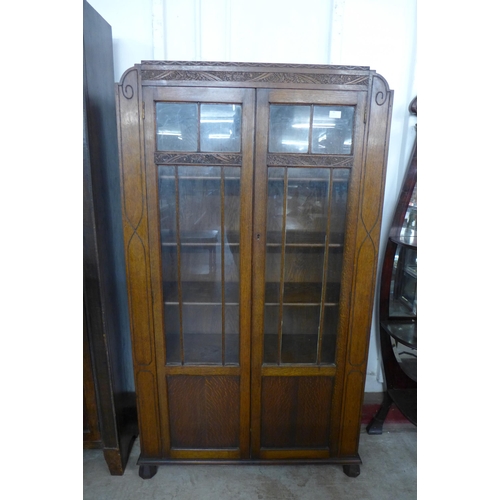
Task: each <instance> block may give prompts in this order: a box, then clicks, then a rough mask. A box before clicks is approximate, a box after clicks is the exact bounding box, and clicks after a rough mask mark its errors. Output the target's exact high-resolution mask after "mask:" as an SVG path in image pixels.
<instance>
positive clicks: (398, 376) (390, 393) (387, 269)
mask: <svg viewBox="0 0 500 500" xmlns="http://www.w3.org/2000/svg"><path fill="white" fill-rule="evenodd" d="M409 110H410V113H412V114H414V115H416V114H417V98H416V97H415V99H414V100H413V101H412V102H411V104H410V107H409ZM379 319H380V324H379V338H380V347H381V353H382V362H383V369H384V375H385V384H386V390H385V392H384V399H383V401H382V405H381V406H380V409H379V410H378V412H377V414H376V415H375V416H374V417H373V419H372V420H371V422H370V423H369V424H368V426H367V429H366V430H367V432H368V433H369V434H381V433H382V428H383V424H384V421H385V419H386V417H387V414H388V412H389V409H390V408H391V406H392V405H393V404H394V405H395V406H396V407H397V408H398V409H399V410H400V411H401V413H403V415H404V416H405V417H406V418H407V419H408V420H409V421H410V422H412V423H413V424H415V425H417V139H416V138H415V142H414V145H413V148H412V151H411V154H410V161H409V164H408V167H407V171H406V174H405V178H404V180H403V186H402V189H401V193H400V196H399V200H398V204H397V207H396V211H395V214H394V219H393V222H392V225H391V229H390V232H389V238H388V241H387V246H386V249H385V256H384V264H383V268H382V274H381V281H380V297H379Z"/></svg>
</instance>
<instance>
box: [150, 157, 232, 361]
mask: <svg viewBox="0 0 500 500" xmlns="http://www.w3.org/2000/svg"><path fill="white" fill-rule="evenodd" d="M158 173H159V195H160V202H159V205H160V215H161V245H162V253H161V255H162V277H163V301H164V328H165V336H166V363H167V364H184V363H186V364H220V365H225V364H238V362H239V286H240V283H239V260H240V258H239V256H240V254H239V248H240V247H239V243H240V240H239V214H240V169H239V168H237V167H199V166H196V167H164V166H160V167H158Z"/></svg>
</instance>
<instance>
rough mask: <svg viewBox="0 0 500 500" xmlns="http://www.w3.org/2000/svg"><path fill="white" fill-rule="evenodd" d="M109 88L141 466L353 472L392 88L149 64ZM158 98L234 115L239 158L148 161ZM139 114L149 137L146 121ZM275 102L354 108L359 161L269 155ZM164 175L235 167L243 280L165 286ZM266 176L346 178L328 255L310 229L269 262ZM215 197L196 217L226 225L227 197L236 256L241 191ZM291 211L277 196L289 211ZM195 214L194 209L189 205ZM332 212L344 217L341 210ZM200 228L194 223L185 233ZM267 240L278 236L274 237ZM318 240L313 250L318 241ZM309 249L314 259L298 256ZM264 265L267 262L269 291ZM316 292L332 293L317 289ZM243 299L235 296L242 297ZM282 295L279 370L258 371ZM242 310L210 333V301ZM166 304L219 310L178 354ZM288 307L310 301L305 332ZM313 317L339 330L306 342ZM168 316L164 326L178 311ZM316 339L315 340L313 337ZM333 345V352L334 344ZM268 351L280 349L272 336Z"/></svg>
mask: <svg viewBox="0 0 500 500" xmlns="http://www.w3.org/2000/svg"><path fill="white" fill-rule="evenodd" d="M318 75H321V76H318ZM118 90H119V92H120V91H121V96H120V97H119V102H120V105H121V106H122V108H121V113H120V114H119V116H120V119H121V122H122V123H121V132H120V133H121V141H122V143H123V142H125V143H126V144H125V146H123V147H122V162H123V166H122V172H123V176H124V177H125V179H124V180H123V181H122V182H123V195H124V198H125V201H124V204H123V207H124V208H123V214H124V236H125V241H126V242H127V245H128V250H127V251H128V255H127V259H128V260H127V262H128V267H127V272H128V281H129V295H130V300H131V304H132V308H131V309H132V313H131V314H132V316H131V318H132V324H133V333H132V335H133V339H134V341H133V342H134V353H135V354H134V361H135V366H136V371H137V372H138V373H137V374H136V380H137V381H138V382H139V384H138V386H140V388H141V389H140V391H141V393H142V399H141V398H139V406H140V409H141V411H140V414H142V418H141V429H143V431H144V440H145V444H144V447H143V450H142V460H143V461H144V460H146V462H144V463H149V462H147V460H148V459H149V460H150V461H151V460H153V461H155V463H161V462H162V461H167V460H186V461H192V460H200V461H202V460H214V461H215V460H219V459H220V460H228V461H231V460H233V461H234V460H237V459H245V460H259V459H260V460H282V461H286V460H290V459H297V460H313V461H314V460H330V461H333V462H335V463H337V461H339V463H345V464H358V463H359V456H358V453H357V447H358V440H359V426H360V417H361V402H362V396H363V389H364V381H365V373H366V361H367V355H368V338H369V329H370V324H371V313H372V306H373V301H374V284H375V276H376V266H377V260H378V246H379V233H380V223H381V213H382V199H383V190H384V182H385V163H386V158H387V147H388V126H389V123H390V113H391V106H392V92H391V91H390V90H389V89H388V86H387V84H386V82H385V81H384V80H383V79H382V78H380V77H379V76H378V75H376V73H375V72H373V71H370V70H369V69H367V68H356V67H342V68H340V67H326V66H325V67H321V68H319V67H305V66H299V67H296V66H294V65H281V66H276V67H272V66H269V65H262V67H259V66H258V65H257V66H256V65H251V64H250V65H245V64H243V63H242V64H224V63H209V62H208V63H195V62H193V63H175V62H168V63H162V62H158V61H148V62H145V63H143V64H141V65H137V66H136V67H135V68H134V69H132V70H131V71H130V72H128V73H127V74H126V75H125V76H124V78H123V79H122V82H121V86H119V87H118ZM156 100H167V101H170V102H198V103H202V102H213V103H217V102H219V103H224V102H225V103H231V102H232V103H242V104H243V114H242V150H241V154H239V153H236V154H221V155H218V154H204V153H202V152H200V151H198V152H193V153H189V154H188V153H186V154H184V153H183V154H177V153H175V152H173V153H170V152H161V154H160V152H157V151H156V150H155V116H154V113H155V105H154V102H155V101H156ZM142 101H144V115H145V117H144V126H142V122H141V120H142V118H140V117H141V113H142V109H143V108H142V106H143V104H142ZM272 103H277V104H297V103H301V104H309V105H311V104H315V105H322V104H323V105H348V106H355V117H354V135H353V150H352V151H353V154H352V155H345V156H343V155H331V156H326V155H324V156H321V155H318V156H315V155H310V154H309V155H305V156H303V157H302V155H298V154H295V155H286V154H268V151H267V149H268V146H267V141H268V132H269V131H268V120H269V105H270V104H272ZM134 127H135V130H134V129H133V128H134ZM143 149H144V151H143ZM159 163H161V164H168V165H172V166H173V167H174V168H177V166H179V165H192V166H196V165H200V166H202V165H207V166H217V165H235V166H238V168H240V169H241V176H240V179H241V183H240V190H239V195H240V201H241V204H240V207H239V208H240V215H239V217H240V219H239V226H240V229H241V233H240V241H239V252H234V251H233V250H234V249H235V247H232V248H233V250H228V249H227V248H225V249H224V251H223V252H222V254H223V258H222V261H223V262H224V261H226V260H227V259H229V258H231V259H233V258H234V259H235V262H237V263H238V266H239V276H236V275H234V270H230V269H226V268H224V271H223V273H222V276H223V277H224V278H226V279H227V280H228V281H229V282H230V283H232V284H233V286H232V287H231V286H230V287H228V288H226V289H224V290H222V289H221V290H219V292H217V290H216V287H214V286H211V285H210V279H209V278H201V279H200V281H199V282H196V281H189V280H188V281H186V282H185V283H182V288H183V290H180V289H178V288H176V286H177V287H178V285H176V281H175V280H176V278H175V273H169V272H167V275H168V280H170V281H168V280H167V282H163V277H162V272H161V270H162V260H161V259H162V247H161V241H160V223H159V217H158V177H157V168H158V166H157V165H158V164H159ZM268 165H282V166H284V167H293V166H296V167H299V166H300V167H305V168H321V169H324V168H331V169H332V170H331V172H334V169H335V168H343V169H346V172H350V174H349V180H348V201H347V209H346V210H345V211H346V223H345V233H344V234H342V233H341V232H342V227H340V226H339V223H338V221H337V219H331V221H330V224H331V226H327V229H328V228H331V229H332V231H333V232H334V233H335V234H333V233H332V235H330V231H328V230H327V232H328V235H329V236H328V238H330V242H332V243H334V245H335V249H334V250H330V246H329V244H328V238H327V240H326V242H325V241H324V236H321V234H320V235H319V236H318V235H315V233H314V232H315V231H316V232H317V231H321V228H320V226H321V224H320V222H321V221H319V220H315V222H314V223H311V224H310V225H309V227H308V234H306V235H301V234H296V235H293V234H291V235H290V238H295V240H294V241H293V242H292V240H290V243H291V244H290V247H288V243H289V241H287V248H286V252H287V253H286V256H285V259H283V257H282V252H283V250H284V249H283V248H281V247H280V241H283V237H281V238H276V245H275V246H276V249H275V250H276V251H275V250H273V248H272V245H271V246H269V245H267V243H268V242H267V241H266V239H267V238H268V237H269V239H270V241H269V243H272V242H273V240H272V238H274V236H273V234H272V233H268V231H267V229H268V228H267V227H266V218H267V210H268V207H267V168H268ZM169 168H170V167H169ZM323 171H324V170H323ZM175 182H176V183H177V186H178V185H179V182H186V181H185V180H181V181H180V180H179V179H178V178H177V177H176V181H175ZM210 182H212V183H213V182H215V181H206V183H205V184H206V191H207V192H209V191H210V189H209V184H210ZM230 182H231V181H229V180H227V179H225V180H224V181H223V184H222V185H226V186H229V185H230ZM342 182H345V180H342ZM177 189H179V188H178V187H177ZM213 191H214V192H215V193H216V194H215V195H214V197H213V198H210V200H208V201H209V203H208V205H207V210H208V211H209V212H210V213H208V214H207V215H206V217H205V219H206V220H211V221H212V223H213V221H215V219H217V217H219V215H217V214H218V213H219V212H217V210H219V209H217V206H218V205H217V204H219V205H220V204H221V203H220V202H221V201H224V200H225V199H227V200H228V203H227V204H225V205H224V208H223V212H222V219H223V220H224V221H226V222H227V224H228V225H226V229H225V230H224V231H223V235H224V236H227V239H228V240H229V241H230V244H232V245H235V244H236V245H237V244H238V241H237V238H236V239H234V237H233V236H232V235H231V234H230V233H231V231H232V228H233V227H235V226H236V219H235V217H234V214H233V212H234V213H235V212H236V211H235V210H234V209H233V208H232V207H233V206H234V204H233V201H234V200H232V198H233V197H234V198H235V199H236V196H237V195H238V193H237V192H236V191H235V192H234V193H233V192H232V191H231V190H229V191H226V192H225V193H220V192H216V191H217V189H216V188H215V184H214V190H213ZM216 198H217V200H218V201H217V200H216ZM285 200H286V195H285V199H284V200H282V201H283V202H284V201H285ZM195 202H196V200H195V199H194V198H193V197H192V203H195ZM211 202H213V204H212V205H211V204H210V203H211ZM330 203H331V204H332V203H333V202H332V201H330ZM188 205H189V203H188ZM284 207H286V204H284V203H282V207H281V208H282V209H283V208H284ZM177 209H179V202H178V201H177ZM341 210H342V214H340V215H341V216H342V218H343V213H344V208H342V207H341ZM328 212H330V211H328ZM333 212H334V210H333V208H332V213H333ZM337 215H338V214H335V215H334V217H337ZM183 217H184V219H183V220H186V221H187V220H191V219H189V217H190V215H189V214H188V213H184V214H183ZM196 220H197V219H196V217H195V215H194V212H193V217H192V222H193V221H196ZM316 224H317V225H318V227H316ZM177 229H179V228H177ZM272 230H273V231H276V232H277V233H280V234H281V235H282V232H283V227H282V226H280V227H276V228H272ZM277 233H276V234H277ZM318 234H319V233H318ZM184 236H185V235H184ZM184 236H183V237H184ZM282 236H283V235H282ZM311 238H312V239H311ZM314 238H317V239H318V241H317V242H316V243H315V240H314ZM313 240H314V241H313ZM235 242H236V243H235ZM180 243H181V237H180V236H179V235H178V237H177V241H173V240H172V245H175V244H177V245H179V244H180ZM205 243H206V242H205ZM169 244H170V243H169ZM200 244H201V243H200ZM191 245H192V243H191ZM306 245H309V249H308V251H307V252H306V251H305V248H306ZM186 248H187V247H186ZM230 248H231V247H230ZM327 250H328V251H327ZM165 255H167V253H165ZM198 255H200V254H196V252H195V251H189V252H188V251H186V252H185V256H184V257H183V258H184V259H185V261H184V265H186V263H188V262H189V263H191V262H192V265H193V266H195V265H196V259H197V258H198V257H197V256H198ZM166 258H167V257H166ZM168 258H169V259H170V260H169V262H170V261H172V265H174V266H177V274H178V273H179V270H181V269H182V266H181V262H180V259H179V256H177V264H176V263H175V262H174V260H175V259H174V257H173V256H172V257H168ZM168 258H167V260H168ZM338 258H339V259H340V258H342V259H343V266H342V270H340V266H339V265H337V266H333V267H332V269H331V270H328V271H327V270H326V269H325V266H326V265H327V264H328V262H329V261H330V259H338ZM266 261H267V263H268V264H269V272H268V276H267V283H266ZM274 261H276V262H275V265H274V266H273V265H272V264H273V262H274ZM189 265H191V264H189ZM167 271H168V270H167ZM238 278H239V284H238V285H237V283H238ZM204 280H206V283H208V287H207V284H205V283H203V281H204ZM212 282H213V280H212ZM324 282H328V283H329V285H328V286H323V285H322V283H324ZM330 283H331V284H330ZM236 287H239V289H238V290H237V293H236V291H235V290H236V289H237V288H236ZM275 288H276V290H275V292H279V291H281V292H284V295H283V296H281V294H280V293H274V295H276V297H275V299H273V300H276V304H275V306H276V307H277V308H278V310H277V311H274V314H275V316H276V318H275V319H276V321H277V322H278V323H280V324H281V323H282V322H283V324H285V323H286V328H288V330H287V333H286V335H283V338H282V345H283V349H284V350H283V353H282V356H281V359H280V357H279V355H278V357H277V361H276V362H274V361H273V362H272V363H269V362H268V363H267V364H264V361H265V356H268V354H266V353H267V352H268V349H269V348H272V344H273V342H274V340H276V339H274V340H273V339H271V338H270V341H269V342H268V341H267V340H266V350H265V349H264V333H265V332H266V329H269V328H268V321H270V320H271V319H273V317H274V316H273V315H272V314H271V315H270V316H268V317H266V313H265V311H266V308H265V300H266V295H267V296H271V295H273V290H274V289H275ZM274 295H273V296H274ZM238 296H239V300H240V307H239V325H235V321H234V319H235V318H234V317H233V316H234V313H235V311H234V310H225V311H224V312H223V313H222V317H223V318H225V319H227V320H228V321H226V322H224V325H225V326H224V328H225V331H224V330H223V331H222V332H218V326H217V325H218V324H219V323H220V321H219V319H220V318H219V319H218V318H217V316H218V315H220V313H219V311H220V312H222V311H221V309H220V305H219V304H218V303H217V301H220V302H223V301H224V299H225V300H226V301H228V300H236V297H238ZM166 297H167V298H168V300H169V301H170V303H171V304H173V303H175V301H176V300H177V299H176V297H179V300H181V301H182V300H185V301H186V300H188V298H189V301H191V302H192V304H196V305H197V307H199V306H200V305H202V304H203V301H204V300H207V297H209V298H212V297H215V298H214V299H210V300H215V301H216V302H214V303H211V305H210V307H212V309H213V310H212V311H211V312H210V313H209V312H208V309H207V307H208V306H207V307H206V308H205V309H206V311H207V313H206V314H205V313H204V314H203V315H200V314H198V317H197V316H196V315H194V316H190V317H189V318H188V317H186V321H187V323H186V325H187V327H186V331H185V332H184V333H182V330H181V333H180V335H179V341H178V343H179V346H178V347H176V342H177V341H176V340H172V341H171V343H170V344H169V343H168V342H166V339H165V332H164V322H165V320H166V315H165V310H166V307H167V306H165V304H164V302H165V300H166ZM296 302H301V303H307V306H304V307H310V308H311V309H310V310H309V309H308V312H307V315H306V316H305V317H306V318H309V319H305V320H304V321H302V322H301V321H298V320H297V321H296V320H295V316H294V314H295V312H294V310H293V307H296V306H293V304H294V303H296ZM322 303H323V304H324V303H328V304H329V305H328V307H329V308H330V309H328V315H327V314H326V313H327V311H326V308H325V306H323V309H321V308H320V307H321V306H320V304H322ZM314 304H317V306H315V305H314ZM170 307H174V306H172V305H170ZM314 307H317V309H318V311H323V312H322V314H323V315H324V317H325V318H329V319H330V321H336V320H337V318H338V320H339V324H338V328H336V329H333V328H331V327H330V325H326V324H323V323H319V322H318V325H317V326H314V328H312V327H311V324H312V322H313V321H317V319H316V320H314V317H315V315H316V311H315V310H314ZM332 308H334V309H332ZM199 310H201V309H199ZM304 310H305V309H304ZM170 311H171V310H170ZM192 311H194V309H192ZM269 311H270V310H269V309H268V314H270V313H269ZM183 314H189V313H188V312H184V313H183ZM318 314H321V313H318ZM271 316H272V317H271ZM168 317H169V318H172V313H171V312H168ZM318 317H323V316H318ZM134 318H135V319H134ZM265 320H266V321H265ZM186 325H185V326H186ZM196 325H198V326H196ZM238 326H239V334H240V339H239V347H240V356H239V364H238V365H236V364H235V362H234V359H235V358H234V356H233V354H232V353H233V351H232V350H231V349H234V348H235V346H237V343H234V345H233V344H231V343H225V344H224V346H225V347H224V349H225V352H224V355H223V354H222V351H221V352H220V360H219V359H218V357H217V349H219V347H218V346H217V345H218V338H219V337H220V338H222V339H223V338H225V337H226V338H227V339H228V341H229V340H232V338H233V337H231V335H233V330H235V329H236V328H237V327H238ZM221 328H222V327H221ZM279 328H281V327H279ZM279 328H278V330H277V331H279ZM311 328H312V330H314V331H311V332H310V331H309V330H311ZM318 331H319V332H320V336H319V342H318V343H315V342H313V341H311V339H309V337H308V335H306V334H311V336H314V335H317V332H318ZM190 335H191V336H193V335H198V340H196V343H199V345H200V346H202V345H203V346H205V347H203V349H204V350H203V349H201V350H200V353H201V355H202V357H200V358H199V359H197V358H196V359H197V361H196V363H197V364H189V360H190V358H191V356H192V355H191V354H189V352H188V351H187V350H185V349H187V348H188V344H186V345H184V344H183V342H184V341H187V340H188V336H190ZM306 337H307V338H306ZM172 338H173V337H172ZM193 339H194V337H192V338H191V337H189V342H191V343H192V342H195V341H194V340H193ZM313 340H314V339H313ZM332 342H334V343H335V344H334V345H331V343H332ZM169 345H171V346H172V348H176V349H177V348H178V349H179V352H180V353H181V354H180V355H179V356H178V357H177V356H174V357H173V358H168V359H174V358H175V359H177V358H178V361H169V363H168V364H167V362H166V360H167V356H166V349H167V348H168V346H169ZM277 345H278V346H279V345H280V342H279V335H278V342H277ZM309 345H313V347H314V349H313V356H312V358H314V359H312V358H311V360H309V357H310V356H309V353H308V352H306V348H305V347H304V348H303V347H301V346H309ZM323 347H325V349H326V350H327V351H328V352H330V357H329V358H328V360H329V361H328V364H318V363H319V362H320V361H321V359H322V357H323V354H324V353H323V349H322V348H323ZM297 349H299V350H300V351H301V355H300V356H298V357H297V356H294V355H291V354H290V355H289V354H287V352H288V350H290V352H292V351H294V350H297ZM317 350H319V351H318V353H317V352H316V351H317ZM186 353H187V354H186ZM203 353H205V354H203ZM332 353H333V354H332ZM185 354H186V356H185ZM205 355H206V357H205V358H204V357H203V356H205ZM334 355H335V357H333V356H334ZM192 359H194V358H192ZM229 359H232V360H233V361H231V363H232V365H230V364H226V366H224V362H226V361H227V360H229ZM280 363H281V364H280ZM139 373H140V376H138V374H139ZM145 391H147V394H145ZM146 427H147V428H146ZM250 429H251V431H250ZM158 443H160V444H159V445H158ZM141 446H142V440H141ZM145 457H147V458H145ZM151 463H152V462H151Z"/></svg>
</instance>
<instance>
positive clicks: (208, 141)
mask: <svg viewBox="0 0 500 500" xmlns="http://www.w3.org/2000/svg"><path fill="white" fill-rule="evenodd" d="M200 151H206V152H223V151H232V152H238V151H241V105H240V104H238V105H236V104H201V105H200Z"/></svg>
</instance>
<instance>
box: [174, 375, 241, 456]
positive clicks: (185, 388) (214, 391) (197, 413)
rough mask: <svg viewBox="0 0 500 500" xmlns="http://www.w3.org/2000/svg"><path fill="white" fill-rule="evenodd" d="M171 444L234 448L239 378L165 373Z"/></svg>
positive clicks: (176, 445)
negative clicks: (167, 374)
mask: <svg viewBox="0 0 500 500" xmlns="http://www.w3.org/2000/svg"><path fill="white" fill-rule="evenodd" d="M167 387H168V401H169V406H170V442H171V446H172V448H202V449H203V448H211V449H216V448H236V447H238V446H239V432H240V425H239V424H240V378H239V377H233V376H226V377H222V376H192V375H187V376H184V375H175V376H168V377H167Z"/></svg>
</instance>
